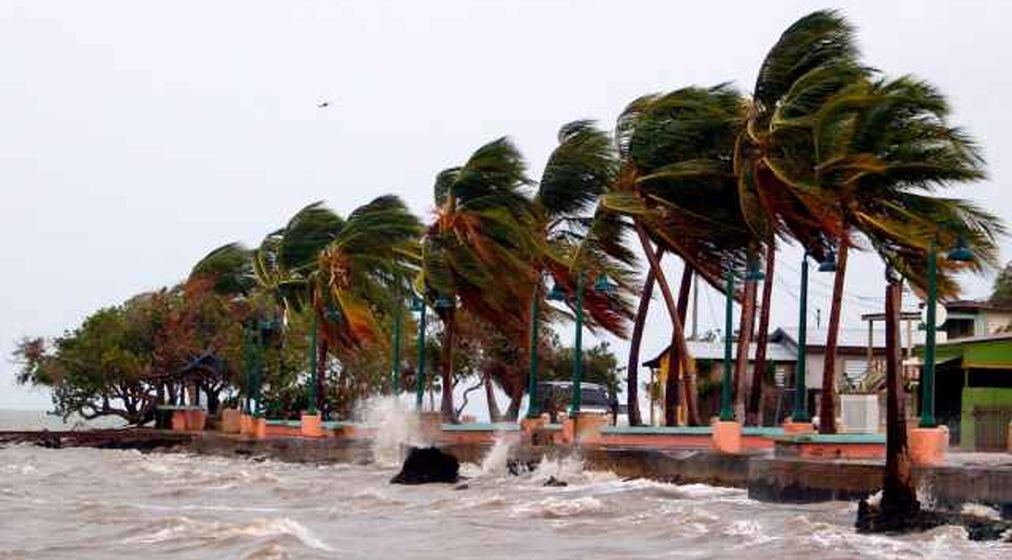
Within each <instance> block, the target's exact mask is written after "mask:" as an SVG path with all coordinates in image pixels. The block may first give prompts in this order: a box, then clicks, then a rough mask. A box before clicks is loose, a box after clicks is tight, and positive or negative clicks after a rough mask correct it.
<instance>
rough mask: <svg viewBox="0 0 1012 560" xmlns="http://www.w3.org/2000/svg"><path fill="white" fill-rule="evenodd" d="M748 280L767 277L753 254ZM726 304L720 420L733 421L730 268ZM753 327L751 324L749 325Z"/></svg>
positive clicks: (744, 354)
mask: <svg viewBox="0 0 1012 560" xmlns="http://www.w3.org/2000/svg"><path fill="white" fill-rule="evenodd" d="M744 279H745V281H746V282H759V281H762V280H765V279H766V274H764V273H763V271H761V270H759V263H758V262H757V261H756V260H755V258H753V257H752V256H751V255H750V256H749V259H748V265H747V267H746V269H745V277H744ZM724 296H725V298H726V304H725V308H724V378H723V380H722V383H721V385H722V386H721V388H720V389H721V390H720V421H721V422H733V421H734V410H733V409H732V408H731V382H732V376H731V337H732V334H731V333H732V332H733V330H734V325H733V319H732V311H733V309H734V271H733V270H732V269H730V268H728V271H727V275H726V278H725V285H724ZM749 327H751V325H749ZM739 354H740V355H741V356H743V359H744V360H746V363H747V360H748V348H745V349H744V351H743V352H739Z"/></svg>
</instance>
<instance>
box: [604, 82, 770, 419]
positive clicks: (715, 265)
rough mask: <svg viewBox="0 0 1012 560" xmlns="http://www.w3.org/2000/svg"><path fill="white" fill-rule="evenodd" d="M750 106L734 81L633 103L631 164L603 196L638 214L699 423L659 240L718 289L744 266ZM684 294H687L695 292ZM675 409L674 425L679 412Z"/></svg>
mask: <svg viewBox="0 0 1012 560" xmlns="http://www.w3.org/2000/svg"><path fill="white" fill-rule="evenodd" d="M742 107H743V103H742V99H741V97H740V95H739V94H738V93H737V92H735V91H734V90H733V89H732V88H730V87H729V86H727V85H719V86H716V87H713V88H709V89H704V88H696V87H692V88H684V89H680V90H676V91H673V92H670V93H667V94H658V95H649V96H644V97H641V98H640V99H637V100H635V101H633V102H632V103H631V104H630V105H629V106H628V107H627V108H626V110H625V111H624V112H623V114H622V116H620V118H619V123H618V140H619V142H618V143H619V151H620V154H621V155H622V161H623V169H622V171H621V173H620V176H619V180H618V182H617V187H616V192H614V193H611V194H608V195H606V196H605V197H604V199H603V203H604V204H605V205H606V206H607V207H608V208H610V209H612V210H614V211H617V212H622V213H626V214H628V215H630V216H631V217H632V218H633V220H634V223H635V227H636V232H637V235H638V237H639V239H640V243H641V246H642V249H643V251H644V253H645V254H646V255H647V259H648V261H649V263H650V270H651V272H652V273H653V276H654V280H655V282H656V283H657V285H658V286H659V287H660V288H661V293H662V295H663V296H664V302H665V306H666V307H667V309H668V314H669V317H670V319H671V323H672V326H673V328H672V331H673V334H672V355H673V356H674V357H675V358H676V359H675V361H674V365H675V366H678V367H680V368H681V370H682V371H683V372H685V376H686V377H687V379H688V383H689V388H688V389H687V391H686V393H687V397H688V399H687V400H688V403H687V404H688V409H689V421H690V423H692V424H697V423H698V422H699V419H698V414H697V410H696V406H695V402H696V391H695V387H694V381H695V376H694V372H693V370H692V367H691V362H690V359H689V358H690V356H689V355H688V347H687V345H686V342H685V334H684V329H683V328H682V327H683V325H682V319H681V317H680V313H679V308H681V309H684V308H685V307H686V304H687V301H686V302H676V301H675V298H674V296H673V295H672V293H671V289H670V286H669V285H668V283H667V281H666V279H665V278H664V273H663V270H661V268H660V259H659V258H658V255H657V253H656V252H655V251H654V250H653V248H652V245H653V244H656V245H657V246H658V248H660V249H663V250H664V251H666V252H670V253H673V254H675V255H677V256H678V257H679V258H681V259H682V261H683V262H685V264H686V268H687V269H690V270H692V271H694V272H696V273H698V274H699V275H700V276H701V277H702V278H703V279H704V280H706V281H707V282H708V283H710V284H711V285H713V286H720V285H721V284H722V278H723V276H724V274H725V273H726V272H727V271H729V270H738V269H740V268H741V267H742V266H743V263H744V261H745V256H746V254H745V248H746V247H747V246H748V245H749V243H751V242H752V239H753V236H752V234H751V232H750V231H749V230H748V228H746V227H744V226H743V224H742V220H741V218H740V210H739V203H738V200H737V196H738V195H737V192H738V188H737V180H736V177H735V175H734V169H733V160H734V158H733V155H734V139H735V138H736V137H737V135H738V133H739V128H740V126H741V123H742V122H743V120H744V116H743V113H742ZM683 292H684V293H685V296H684V297H686V298H687V293H688V292H687V290H684V291H683ZM642 297H643V298H648V297H650V294H648V293H644V294H643V296H642ZM679 303H681V305H679ZM643 306H644V303H643V302H642V300H641V305H640V307H641V308H642V307H643ZM634 328H635V327H634ZM630 367H632V364H630ZM678 367H672V368H671V373H670V374H669V375H670V376H671V379H670V383H669V386H668V391H667V393H668V395H669V403H668V404H670V402H671V399H672V398H673V397H674V395H675V394H677V390H676V389H677V385H676V383H677V377H678V375H677V371H678ZM667 408H668V409H669V410H668V415H667V416H668V419H669V422H670V421H671V420H672V419H673V414H674V410H673V407H671V406H668V407H667Z"/></svg>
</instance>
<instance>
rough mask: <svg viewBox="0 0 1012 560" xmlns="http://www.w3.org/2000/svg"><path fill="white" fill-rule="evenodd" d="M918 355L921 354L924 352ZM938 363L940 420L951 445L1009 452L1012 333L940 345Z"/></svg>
mask: <svg viewBox="0 0 1012 560" xmlns="http://www.w3.org/2000/svg"><path fill="white" fill-rule="evenodd" d="M917 351H918V354H921V353H923V348H918V349H917ZM913 362H914V363H916V364H919V363H920V360H919V359H915V360H913ZM935 364H936V365H935V368H936V369H935V418H936V419H937V420H938V422H939V424H944V425H946V426H948V428H949V434H950V442H951V443H952V444H954V445H956V444H958V445H959V446H960V447H961V448H963V449H966V450H976V451H1004V450H1006V449H1007V446H1008V433H1009V432H1008V430H1009V423H1010V422H1012V333H999V334H989V335H983V336H972V337H965V338H959V339H956V340H950V341H947V342H940V343H938V346H937V350H936V357H935Z"/></svg>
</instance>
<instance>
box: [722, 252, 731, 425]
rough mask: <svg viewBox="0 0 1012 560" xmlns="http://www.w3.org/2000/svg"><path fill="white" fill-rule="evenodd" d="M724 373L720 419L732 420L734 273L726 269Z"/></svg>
mask: <svg viewBox="0 0 1012 560" xmlns="http://www.w3.org/2000/svg"><path fill="white" fill-rule="evenodd" d="M724 296H725V300H726V301H725V305H724V375H723V379H722V380H721V387H720V421H721V422H732V421H734V410H732V409H731V330H732V329H733V328H734V325H733V324H732V317H731V314H732V310H733V306H734V273H733V272H732V271H731V270H728V271H727V274H726V277H725V279H724Z"/></svg>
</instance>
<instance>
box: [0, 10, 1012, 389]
mask: <svg viewBox="0 0 1012 560" xmlns="http://www.w3.org/2000/svg"><path fill="white" fill-rule="evenodd" d="M823 7H827V5H826V4H824V3H812V2H804V1H767V2H759V3H757V2H748V3H746V2H740V3H737V2H736V3H734V5H733V6H731V5H729V4H728V3H725V2H670V1H656V2H647V1H629V0H624V1H621V2H620V1H613V2H602V1H596V2H592V1H588V0H582V1H575V0H574V1H570V2H562V1H544V0H542V1H533V0H531V1H524V0H508V1H496V2H491V1H488V2H482V1H472V2H463V1H460V2H409V1H402V2H386V1H377V0H372V1H368V2H363V1H357V2H353V1H349V2H341V1H316V2H308V1H295V0H286V1H284V2H281V1H276V2H266V1H252V0H242V1H207V0H203V1H185V0H176V1H173V2H138V1H127V0H124V1H121V2H108V1H99V0H91V1H89V2H80V1H77V0H66V1H57V0H0V68H2V71H0V192H2V193H3V196H2V203H0V239H3V249H2V250H0V271H2V275H0V354H2V356H3V358H2V360H0V408H14V407H16V408H39V407H44V406H46V405H47V404H48V398H47V396H46V395H45V394H43V393H39V392H31V391H27V390H25V389H22V388H17V387H15V386H14V385H13V372H14V370H15V366H14V364H12V363H11V362H10V360H9V356H10V351H11V349H12V348H13V345H14V342H15V340H16V339H17V338H19V337H20V336H23V335H28V334H31V335H46V336H53V335H58V334H60V333H61V332H62V331H63V330H64V329H67V328H72V327H73V326H75V325H76V324H78V323H79V322H80V320H81V319H82V318H83V317H84V316H85V315H86V314H88V313H89V312H91V311H93V310H95V309H96V308H99V307H101V306H106V305H111V304H115V303H117V302H120V301H122V300H123V299H125V298H126V297H128V296H130V295H131V294H134V293H137V292H139V291H143V290H149V289H153V288H157V287H159V286H163V285H166V284H171V283H174V282H177V281H179V280H180V279H182V278H183V277H184V275H185V274H186V273H187V272H188V270H189V268H190V267H191V266H192V264H193V263H194V262H195V261H196V260H197V259H199V258H200V257H201V256H203V255H204V254H205V253H206V252H207V251H208V250H209V249H211V248H213V247H216V246H218V245H220V244H222V243H225V242H229V241H233V240H239V241H243V242H246V243H249V244H255V243H257V242H258V241H259V240H260V239H261V237H262V236H263V235H264V234H265V233H267V232H269V231H270V230H272V229H273V228H275V227H277V226H279V225H281V224H283V223H284V222H285V221H286V219H287V217H288V216H289V215H291V214H292V213H293V212H294V211H296V210H298V209H299V208H300V207H302V206H304V205H305V204H307V203H309V202H312V201H315V200H321V199H322V200H326V201H327V202H328V203H329V204H330V205H331V206H332V207H333V208H334V209H335V210H337V211H339V212H342V213H345V212H347V211H348V210H350V209H351V208H353V207H355V206H357V205H359V204H362V203H364V202H366V201H368V200H369V199H371V198H372V197H374V196H376V195H379V194H382V193H387V192H393V193H396V194H399V195H400V196H402V197H403V198H404V199H405V200H406V201H407V202H408V204H409V205H410V206H411V207H412V208H413V209H414V210H415V211H416V212H417V213H418V214H419V215H420V216H423V217H425V218H426V219H427V218H428V217H429V215H430V213H431V209H432V204H431V193H432V182H433V177H434V175H435V173H436V172H438V171H439V170H440V169H443V168H445V167H448V166H451V165H455V164H458V163H460V162H461V161H462V160H463V159H465V158H466V157H467V156H468V154H469V153H470V152H471V151H473V150H474V149H475V148H476V147H477V146H479V145H480V144H482V143H484V142H486V141H489V140H491V139H493V138H496V137H498V136H502V135H509V136H511V137H512V138H513V139H514V140H515V141H516V143H517V144H518V145H519V146H520V148H521V150H522V151H523V152H524V154H525V155H526V157H527V158H528V161H529V163H530V173H531V175H532V176H533V177H535V178H537V177H538V176H539V175H540V168H541V166H543V164H544V161H545V158H546V156H547V154H548V153H549V152H550V150H551V149H552V147H553V145H554V142H555V134H556V131H557V130H558V128H559V126H560V125H561V124H563V123H565V122H568V121H571V120H574V119H577V118H595V119H599V120H600V121H601V122H602V123H604V124H606V125H608V126H610V125H611V123H613V122H614V119H615V117H616V115H617V114H618V112H619V111H620V110H621V109H622V108H623V106H624V105H625V104H626V103H627V102H629V101H630V100H631V99H633V98H634V97H636V96H638V95H641V94H644V93H648V92H654V91H660V90H666V89H672V88H677V87H681V86H685V85H689V84H701V85H709V84H715V83H718V82H722V81H731V82H734V83H735V84H737V85H738V86H740V87H741V88H743V89H748V88H749V86H750V85H751V84H752V83H753V81H754V79H755V71H756V68H757V67H758V65H759V62H760V60H761V59H762V57H763V55H764V53H765V51H766V49H768V48H769V46H770V45H771V44H772V43H773V42H774V41H775V40H776V38H777V36H778V35H779V33H780V32H781V31H782V30H783V29H784V28H785V27H786V26H787V25H789V24H790V23H791V22H792V21H793V20H795V19H796V18H798V17H800V16H801V15H803V14H805V13H807V12H808V11H811V10H813V9H818V8H823ZM837 7H839V8H841V9H842V10H843V11H844V12H845V13H846V14H847V15H848V16H849V17H850V18H851V20H852V21H853V22H854V23H855V24H856V25H857V26H858V28H859V37H860V42H861V44H862V46H863V49H864V52H865V55H866V58H867V60H868V62H869V63H870V64H871V65H873V66H876V67H878V68H880V69H882V70H883V71H885V72H887V73H889V74H901V73H912V74H916V75H918V76H920V77H923V78H926V79H928V80H930V81H932V82H934V83H935V84H937V85H938V86H940V87H941V88H942V90H943V91H944V92H945V93H946V94H948V96H949V97H950V99H951V101H952V104H953V106H954V108H955V120H956V122H958V123H959V124H961V125H963V126H965V127H966V128H968V129H969V130H970V131H972V133H973V134H974V135H975V136H976V137H977V138H978V139H979V140H980V142H981V143H982V144H983V146H984V147H985V150H986V153H987V157H988V160H989V164H990V165H989V170H990V175H991V179H990V180H989V181H987V182H985V183H981V184H978V185H974V186H973V187H972V188H964V189H960V190H959V191H958V193H959V194H962V195H966V196H970V197H972V198H974V199H976V200H978V201H980V202H982V203H984V204H985V205H986V206H987V207H988V208H990V209H991V210H992V211H994V212H996V213H998V214H999V215H1001V216H1003V217H1005V218H1009V217H1012V196H1009V194H1007V191H1006V194H1004V195H1003V194H1002V190H1001V189H1002V185H1003V183H1005V182H1006V181H1007V180H1008V178H1009V176H1010V175H1012V168H1010V166H1012V156H1010V155H1009V153H1010V150H1012V126H1010V125H1012V116H1010V112H1009V111H1008V109H1007V102H1006V100H1005V98H1006V97H1007V96H1008V92H1009V91H1010V89H1012V88H1010V85H1012V84H1010V81H1012V75H1010V74H1009V73H1008V71H1007V69H1008V68H1009V67H1010V66H1012V64H1010V62H1012V60H1010V58H1012V54H1010V53H1012V49H1009V48H1008V46H1007V38H1008V37H1009V36H1010V35H1012V33H1010V32H1012V7H1010V5H1006V3H1004V2H984V1H975V2H969V1H968V2H958V3H957V2H948V3H944V2H915V1H906V2H886V1H882V0H878V1H863V2H841V3H839V5H838V6H837ZM320 98H326V99H329V100H331V106H330V107H329V108H327V109H318V108H317V106H316V104H317V100H318V99H320ZM1002 248H1003V255H1004V257H1005V258H1009V257H1012V244H1010V242H1009V240H1003V243H1002ZM799 260H800V257H799V255H798V254H797V253H796V252H792V251H791V250H789V249H788V251H787V252H786V253H785V255H784V257H783V258H782V259H781V261H780V262H782V263H783V265H782V266H780V268H779V270H778V275H777V278H776V280H775V281H776V282H777V290H776V293H777V295H776V302H775V303H776V311H775V316H774V324H775V325H794V324H797V305H796V297H795V294H796V285H797V271H798V270H799V268H798V267H799V264H798V262H799ZM851 262H852V268H851V274H850V275H849V276H848V279H847V291H848V297H847V300H846V306H845V323H846V324H847V325H849V326H855V327H859V326H860V323H859V321H860V317H859V316H860V314H861V313H862V312H867V311H871V310H875V309H878V308H879V303H878V301H879V300H880V297H881V292H882V285H881V277H882V275H881V267H880V266H879V265H877V264H876V263H875V260H874V259H872V258H871V257H868V256H859V257H856V258H854V259H852V261H851ZM678 269H679V267H678V266H677V265H675V264H672V265H670V273H671V274H672V276H673V277H675V275H676V274H677V272H678ZM830 280H831V278H829V277H826V276H817V275H813V284H812V295H813V304H812V319H811V320H812V321H813V322H814V321H815V318H816V317H815V315H816V313H817V309H818V308H822V309H823V312H822V315H823V317H822V320H823V321H825V316H826V315H827V314H828V305H827V300H828V293H829V286H830ZM991 280H992V279H991V278H990V277H982V278H967V279H966V280H965V282H964V286H965V288H966V294H967V295H968V296H970V297H974V296H978V297H979V296H983V295H986V293H987V291H988V289H989V287H990V283H991ZM720 305H721V302H720V300H719V296H718V295H717V294H715V293H710V292H708V291H704V292H703V293H702V295H701V297H700V309H699V319H700V328H701V329H703V330H705V329H708V328H712V327H717V326H719V324H718V322H719V321H720V316H721V308H720ZM662 307H663V306H662V305H661V304H660V302H659V301H657V302H656V303H655V305H654V306H653V308H654V311H655V313H653V314H652V317H651V323H650V327H649V328H648V333H647V336H646V341H645V347H644V354H645V355H652V354H653V353H655V352H656V351H658V350H660V349H661V348H662V347H663V346H664V344H665V341H666V340H667V339H668V337H669V336H670V334H669V327H668V326H667V324H666V322H665V321H664V318H663V316H662V314H661V312H662ZM614 344H615V345H616V346H617V348H618V349H619V351H620V354H621V355H623V362H624V354H625V352H626V349H627V345H626V344H623V343H622V342H621V341H615V342H614Z"/></svg>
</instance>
